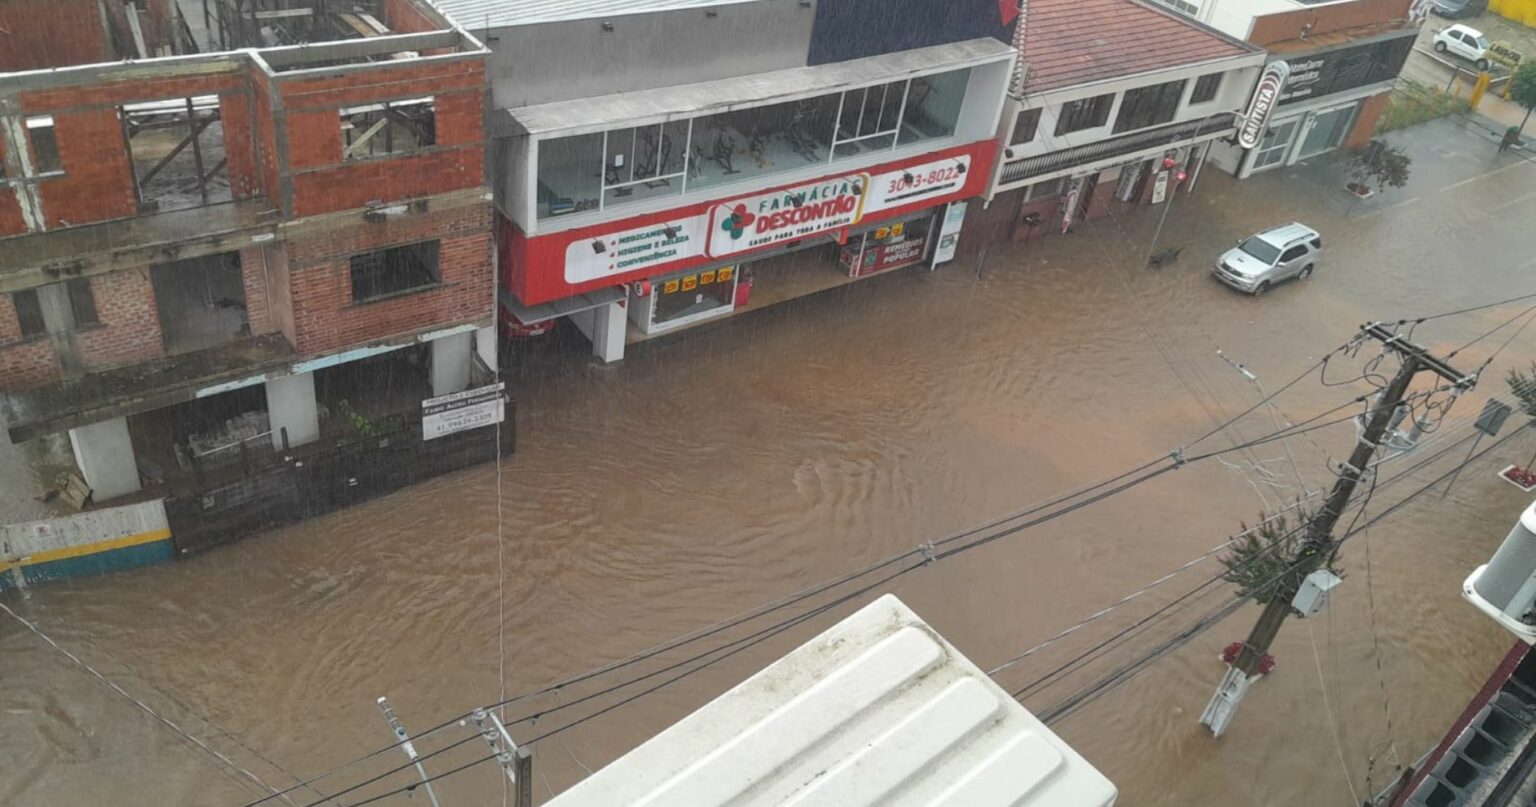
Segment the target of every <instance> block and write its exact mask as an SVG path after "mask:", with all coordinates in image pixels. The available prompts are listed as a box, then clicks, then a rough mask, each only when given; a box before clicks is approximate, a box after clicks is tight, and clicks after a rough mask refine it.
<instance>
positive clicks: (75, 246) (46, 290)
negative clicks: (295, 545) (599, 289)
mask: <svg viewBox="0 0 1536 807" xmlns="http://www.w3.org/2000/svg"><path fill="white" fill-rule="evenodd" d="M310 6H314V7H310ZM485 55H486V51H485V49H484V48H483V47H482V46H481V45H480V43H479V42H478V41H476V40H475V39H474V38H473V37H471V36H469V35H468V34H466V33H465V32H464V31H463V30H462V29H460V28H459V27H457V26H456V25H454V24H453V23H452V22H451V21H449V20H448V19H446V18H445V17H444V16H443V15H441V14H440V13H438V12H437V10H436V9H434V8H433V7H432V6H430V5H428V4H425V3H419V2H415V1H414V0H362V2H353V3H348V4H346V5H345V6H344V7H339V8H338V9H331V10H327V9H326V7H325V4H323V3H321V4H299V3H290V2H285V0H256V1H255V2H251V0H231V1H230V2H216V1H215V0H209V2H204V1H203V0H181V2H180V3H179V4H178V0H147V2H128V3H124V2H122V0H107V1H106V2H97V0H7V2H5V3H3V4H0V71H8V72H0V392H3V393H4V394H5V404H6V407H5V410H6V425H7V428H8V433H9V437H10V439H11V440H12V441H13V442H20V441H25V440H31V439H34V438H38V437H41V436H44V435H49V434H65V433H67V434H68V437H69V442H70V445H71V447H72V449H73V455H74V459H75V462H76V465H77V468H78V471H79V473H80V476H81V478H83V480H84V482H85V484H86V485H87V486H88V487H89V488H90V489H91V491H92V493H93V496H94V498H95V500H96V501H97V502H101V501H105V500H110V499H113V498H116V497H121V496H126V495H129V494H134V493H136V492H138V491H140V490H141V488H143V487H144V486H154V485H159V484H162V483H165V482H166V480H167V479H171V478H176V477H178V475H180V476H186V475H188V474H190V473H192V472H194V471H195V472H196V474H197V476H198V478H199V479H200V480H206V479H208V478H210V476H209V475H210V474H212V475H213V476H216V475H217V474H213V472H214V471H216V470H217V468H218V467H219V466H220V465H221V464H224V465H227V464H236V462H237V461H239V462H243V463H244V465H245V466H246V467H247V468H249V467H251V464H252V463H251V457H252V456H272V455H282V454H289V455H291V454H294V453H299V454H302V447H303V446H305V445H308V444H320V443H325V442H328V441H329V442H332V443H334V440H332V438H333V437H335V436H337V435H344V434H347V433H350V434H354V435H355V434H358V433H361V434H364V435H366V434H370V433H374V432H377V431H379V429H378V428H377V425H378V424H380V423H384V422H385V421H387V420H388V419H389V418H391V417H395V418H400V419H402V421H406V420H411V419H414V420H415V421H416V422H417V424H418V425H417V431H416V432H415V435H414V437H412V438H411V439H413V440H415V441H417V442H419V441H420V439H421V432H420V426H419V421H420V417H421V402H422V400H423V399H425V398H428V397H432V396H435V395H443V394H448V393H455V392H459V391H462V390H465V389H468V388H471V387H473V386H475V385H477V384H481V383H485V382H486V381H487V380H488V379H489V378H490V376H491V368H494V367H495V365H496V353H495V351H496V348H495V343H494V340H493V335H494V328H493V327H492V326H493V323H494V316H495V308H494V296H495V292H494V280H493V277H494V275H493V269H492V260H493V257H492V256H493V249H492V243H491V229H490V221H491V218H490V217H491V204H490V197H489V194H488V191H487V188H486V182H485V172H484V166H483V160H484V123H485V109H486V103H487V101H486V99H487V95H488V85H487V81H486V73H485ZM259 464H260V463H257V465H259Z"/></svg>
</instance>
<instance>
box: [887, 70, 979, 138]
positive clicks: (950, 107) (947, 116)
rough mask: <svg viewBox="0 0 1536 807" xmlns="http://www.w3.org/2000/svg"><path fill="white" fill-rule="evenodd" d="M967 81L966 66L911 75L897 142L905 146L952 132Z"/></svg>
mask: <svg viewBox="0 0 1536 807" xmlns="http://www.w3.org/2000/svg"><path fill="white" fill-rule="evenodd" d="M970 81H971V69H970V68H969V67H966V68H962V69H960V70H951V71H949V72H948V73H940V74H938V75H936V76H924V77H922V78H915V79H912V86H911V87H909V88H908V89H907V100H906V106H905V108H904V109H903V110H902V114H901V134H900V136H898V137H897V139H896V140H897V142H898V143H899V144H901V145H903V146H905V145H908V144H910V143H920V142H922V141H924V140H934V139H937V138H940V137H949V136H950V135H952V134H954V133H955V126H956V125H957V124H958V123H959V121H960V107H961V105H962V104H963V103H964V102H965V88H966V86H967V85H968V84H970Z"/></svg>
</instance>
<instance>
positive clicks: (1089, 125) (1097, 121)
mask: <svg viewBox="0 0 1536 807" xmlns="http://www.w3.org/2000/svg"><path fill="white" fill-rule="evenodd" d="M1114 106H1115V93H1112V92H1107V93H1103V94H1102V95H1093V96H1089V97H1087V98H1078V99H1076V100H1072V101H1067V102H1066V103H1063V104H1062V105H1061V107H1060V108H1058V109H1057V111H1056V136H1057V137H1066V136H1067V135H1070V134H1075V133H1077V132H1085V131H1087V130H1089V129H1098V128H1102V127H1103V126H1105V125H1107V124H1108V123H1109V112H1110V110H1111V109H1113V108H1114Z"/></svg>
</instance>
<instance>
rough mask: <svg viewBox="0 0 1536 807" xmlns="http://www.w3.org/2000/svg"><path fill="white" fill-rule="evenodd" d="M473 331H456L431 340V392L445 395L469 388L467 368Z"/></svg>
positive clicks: (472, 347)
mask: <svg viewBox="0 0 1536 807" xmlns="http://www.w3.org/2000/svg"><path fill="white" fill-rule="evenodd" d="M473 341H474V333H473V332H465V333H456V334H454V335H452V336H444V337H440V338H438V339H433V340H432V343H431V344H432V394H433V395H447V394H449V393H452V392H463V391H464V390H467V389H469V369H470V361H471V359H470V357H471V355H473V353H472V351H473V349H474V346H473V344H472V343H473Z"/></svg>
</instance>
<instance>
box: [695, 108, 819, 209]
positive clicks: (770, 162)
mask: <svg viewBox="0 0 1536 807" xmlns="http://www.w3.org/2000/svg"><path fill="white" fill-rule="evenodd" d="M838 101H839V94H836V93H834V94H832V95H824V96H821V97H820V98H807V99H804V100H800V101H786V102H784V103H782V104H773V105H770V106H760V107H754V108H752V109H734V110H731V111H730V112H722V113H720V114H718V115H710V116H708V117H704V118H699V119H697V120H695V121H694V122H693V146H692V148H691V150H690V154H689V159H690V160H692V163H691V164H690V165H689V175H688V187H690V188H695V187H697V188H704V187H710V186H713V185H721V184H724V183H727V182H735V181H737V180H740V179H747V178H749V177H754V176H761V175H763V174H773V173H778V172H780V171H790V170H794V169H796V168H804V167H806V166H807V165H815V164H816V163H824V162H826V161H827V159H828V156H829V148H830V147H831V145H832V128H833V124H834V122H835V120H836V118H837V108H838Z"/></svg>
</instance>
